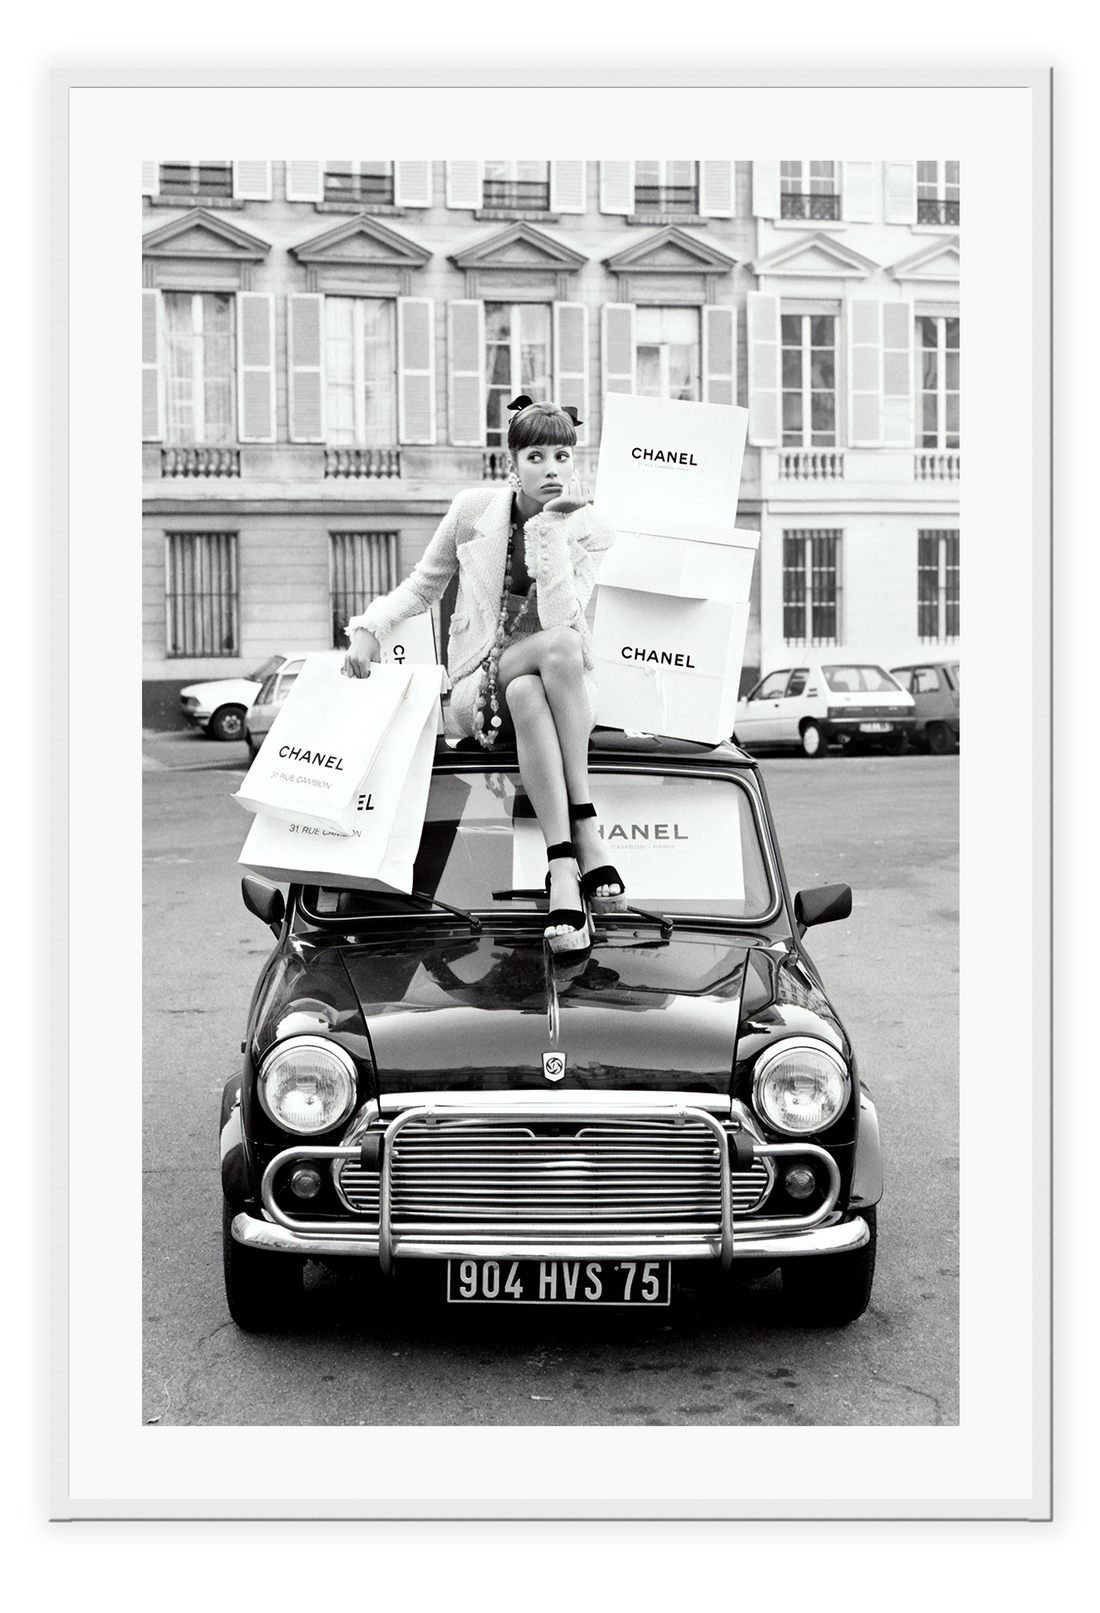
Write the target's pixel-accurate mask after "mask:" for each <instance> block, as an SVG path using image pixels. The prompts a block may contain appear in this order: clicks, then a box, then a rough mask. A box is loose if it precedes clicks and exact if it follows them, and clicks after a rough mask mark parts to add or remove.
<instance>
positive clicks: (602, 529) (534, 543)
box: [523, 504, 615, 628]
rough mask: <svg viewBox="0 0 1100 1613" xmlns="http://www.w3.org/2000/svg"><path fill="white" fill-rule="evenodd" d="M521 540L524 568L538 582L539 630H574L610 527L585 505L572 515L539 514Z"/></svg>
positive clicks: (610, 534)
mask: <svg viewBox="0 0 1100 1613" xmlns="http://www.w3.org/2000/svg"><path fill="white" fill-rule="evenodd" d="M523 536H524V554H525V557H526V560H527V570H528V571H529V572H530V574H531V576H532V577H534V579H535V581H536V583H537V584H538V594H537V597H538V609H539V626H540V627H576V628H579V627H580V625H581V623H582V622H583V620H584V613H585V609H586V607H587V605H588V601H589V600H590V599H591V597H592V589H593V588H594V586H595V582H596V572H597V571H598V569H599V564H600V560H601V559H602V557H603V555H604V554H605V553H606V552H607V550H608V549H610V547H611V545H612V544H613V543H614V541H615V532H614V529H613V528H612V527H611V526H610V525H609V524H608V522H607V521H605V520H604V518H603V516H602V515H598V514H597V513H596V511H595V510H594V509H593V508H592V506H591V505H590V504H588V505H584V506H583V507H582V508H581V509H579V510H574V511H572V512H564V513H563V512H559V511H556V510H541V511H540V512H539V514H538V515H533V516H532V517H531V519H530V520H529V521H528V522H527V523H526V525H525V526H524V529H523Z"/></svg>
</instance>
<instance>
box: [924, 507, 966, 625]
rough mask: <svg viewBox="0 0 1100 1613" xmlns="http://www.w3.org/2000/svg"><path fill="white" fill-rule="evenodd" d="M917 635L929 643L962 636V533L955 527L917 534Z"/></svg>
mask: <svg viewBox="0 0 1100 1613" xmlns="http://www.w3.org/2000/svg"><path fill="white" fill-rule="evenodd" d="M917 635H918V637H919V638H920V639H921V641H922V642H923V643H928V644H949V643H952V642H954V641H955V640H957V639H958V637H959V534H958V532H957V530H955V529H953V528H946V529H942V530H925V531H921V532H918V533H917Z"/></svg>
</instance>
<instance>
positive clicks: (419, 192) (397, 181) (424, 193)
mask: <svg viewBox="0 0 1100 1613" xmlns="http://www.w3.org/2000/svg"><path fill="white" fill-rule="evenodd" d="M393 199H394V201H395V203H396V204H397V206H398V207H430V206H431V205H432V165H431V163H430V162H395V163H394V165H393Z"/></svg>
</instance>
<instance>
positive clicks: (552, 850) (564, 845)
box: [546, 840, 577, 863]
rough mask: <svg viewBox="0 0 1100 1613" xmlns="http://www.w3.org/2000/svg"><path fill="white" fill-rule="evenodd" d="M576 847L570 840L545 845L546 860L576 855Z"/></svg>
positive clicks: (549, 861) (550, 860)
mask: <svg viewBox="0 0 1100 1613" xmlns="http://www.w3.org/2000/svg"><path fill="white" fill-rule="evenodd" d="M576 855H577V848H576V846H575V845H574V844H573V842H572V841H571V840H560V841H559V842H558V844H557V845H556V846H547V848H546V861H547V862H548V863H552V862H553V861H554V859H555V857H574V858H575V857H576Z"/></svg>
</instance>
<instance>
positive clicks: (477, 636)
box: [347, 487, 615, 682]
mask: <svg viewBox="0 0 1100 1613" xmlns="http://www.w3.org/2000/svg"><path fill="white" fill-rule="evenodd" d="M511 510H512V493H511V490H510V489H509V488H496V489H493V488H481V487H475V488H470V489H469V490H468V491H467V492H464V493H459V495H458V497H457V498H456V499H455V500H454V502H453V503H452V504H451V507H450V509H449V510H448V511H447V513H446V515H445V516H444V517H443V519H442V521H441V522H440V523H439V526H438V528H437V529H436V532H435V535H434V537H433V538H432V540H431V542H430V543H429V545H428V547H427V549H426V550H425V552H424V555H423V558H422V559H421V560H420V561H419V563H418V564H417V565H416V566H415V568H414V569H413V570H412V571H411V572H410V573H409V575H408V577H406V578H405V581H404V582H403V583H400V584H399V585H398V586H397V587H396V588H395V589H393V591H392V592H391V593H388V594H384V595H383V596H382V597H381V598H380V599H375V600H372V601H371V603H370V605H369V606H368V607H367V609H366V610H365V611H364V612H363V613H362V615H361V616H353V617H352V618H351V620H350V621H349V622H348V625H347V631H348V632H349V633H350V632H351V630H352V629H353V628H355V627H366V628H368V629H369V630H370V632H372V633H373V634H374V635H375V636H376V637H380V636H381V635H382V634H384V633H389V632H391V631H392V629H393V628H394V627H396V626H397V624H398V622H403V621H404V620H405V619H406V617H409V616H416V615H418V614H419V613H420V612H421V611H425V610H430V608H431V607H432V606H433V605H434V604H435V603H436V601H437V600H438V599H439V598H440V596H441V595H442V593H443V590H444V589H445V588H446V586H447V584H448V583H449V582H450V580H451V578H452V577H453V576H454V574H455V571H456V570H457V572H458V597H457V599H456V601H455V608H454V614H453V616H452V617H451V627H450V636H449V639H448V643H447V670H448V671H449V673H450V675H451V677H452V679H454V680H455V681H456V682H457V681H458V679H459V678H463V677H465V676H466V674H467V673H469V672H472V671H473V670H474V668H475V667H476V666H478V665H479V664H480V663H481V662H482V661H484V659H485V657H486V656H487V655H488V653H489V650H490V648H491V646H492V642H493V634H494V632H495V631H496V625H497V619H498V617H499V614H500V592H501V584H502V581H503V578H504V561H505V556H506V554H507V550H508V525H509V519H510V516H511ZM523 537H524V558H525V559H526V562H527V570H528V572H529V573H530V575H531V576H532V577H533V578H534V580H535V584H536V600H537V603H538V616H539V626H540V627H572V628H575V629H576V631H577V632H578V633H579V634H580V636H581V643H582V646H583V656H584V665H585V666H586V668H588V669H589V670H590V671H591V670H592V668H593V666H594V662H593V659H592V645H591V635H590V633H589V628H588V623H587V621H586V620H585V614H584V613H585V608H586V606H587V605H588V601H589V600H590V598H591V597H592V589H593V587H594V585H595V581H596V571H597V569H598V567H599V563H600V559H601V557H602V555H603V554H604V553H605V552H606V551H607V550H608V549H609V548H610V547H611V545H612V543H613V542H614V541H615V533H614V531H613V529H612V528H611V527H610V526H609V525H608V523H607V522H606V521H605V520H604V519H603V517H602V516H601V515H598V514H597V513H596V511H595V510H594V509H593V508H592V506H591V505H590V504H586V505H584V506H583V507H582V508H581V509H579V510H574V511H573V512H572V513H571V514H568V515H563V514H560V513H558V512H556V511H548V510H542V511H540V512H539V513H538V514H537V515H533V516H531V518H530V520H528V521H527V522H526V523H525V524H524V528H523Z"/></svg>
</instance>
